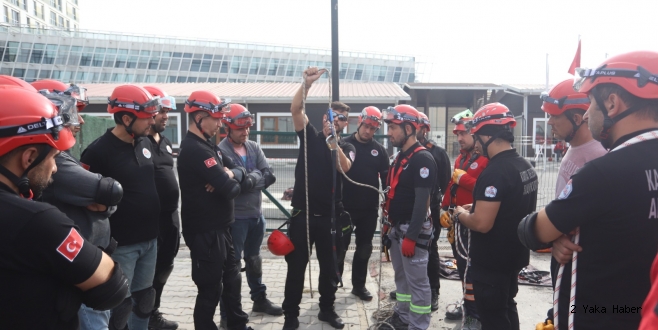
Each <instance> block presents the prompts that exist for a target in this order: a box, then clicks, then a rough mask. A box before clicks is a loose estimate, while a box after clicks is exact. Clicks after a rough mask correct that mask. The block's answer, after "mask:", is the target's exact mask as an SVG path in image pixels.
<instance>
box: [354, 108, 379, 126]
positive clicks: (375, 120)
mask: <svg viewBox="0 0 658 330" xmlns="http://www.w3.org/2000/svg"><path fill="white" fill-rule="evenodd" d="M364 122H365V123H366V124H368V125H370V126H372V127H377V128H379V127H381V126H382V112H381V111H379V109H378V108H377V107H374V106H369V107H365V108H363V110H361V113H360V114H359V126H361V124H362V123H364Z"/></svg>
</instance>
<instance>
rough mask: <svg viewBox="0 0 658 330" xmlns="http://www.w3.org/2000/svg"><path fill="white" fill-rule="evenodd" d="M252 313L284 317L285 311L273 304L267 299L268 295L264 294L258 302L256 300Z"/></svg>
mask: <svg viewBox="0 0 658 330" xmlns="http://www.w3.org/2000/svg"><path fill="white" fill-rule="evenodd" d="M251 311H252V312H258V313H265V314H268V315H274V316H279V315H283V309H282V308H281V307H279V306H277V305H274V304H272V302H271V301H270V300H269V299H267V295H266V294H265V293H262V294H261V295H260V296H258V298H256V300H254V305H253V306H252V307H251Z"/></svg>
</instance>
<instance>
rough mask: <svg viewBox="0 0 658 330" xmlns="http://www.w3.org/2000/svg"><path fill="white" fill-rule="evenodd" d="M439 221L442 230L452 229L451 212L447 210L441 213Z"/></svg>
mask: <svg viewBox="0 0 658 330" xmlns="http://www.w3.org/2000/svg"><path fill="white" fill-rule="evenodd" d="M440 221H441V226H442V227H443V228H450V227H452V211H450V210H448V211H444V212H443V213H441V219H440Z"/></svg>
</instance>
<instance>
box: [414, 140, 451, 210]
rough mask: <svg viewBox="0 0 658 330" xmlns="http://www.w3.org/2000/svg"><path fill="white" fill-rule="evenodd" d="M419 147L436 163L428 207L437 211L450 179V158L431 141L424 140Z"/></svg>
mask: <svg viewBox="0 0 658 330" xmlns="http://www.w3.org/2000/svg"><path fill="white" fill-rule="evenodd" d="M421 145H422V146H423V147H425V148H427V150H428V151H429V152H430V153H431V154H432V157H434V162H435V163H436V168H437V174H436V184H435V186H434V189H433V190H432V199H431V200H430V207H431V208H432V210H436V211H438V209H439V206H441V201H442V199H443V195H445V193H446V189H447V188H448V182H450V178H451V177H452V168H451V165H450V157H448V153H447V152H446V151H445V149H443V148H441V147H439V146H438V145H437V144H436V142H434V141H432V140H426V141H425V142H424V143H421Z"/></svg>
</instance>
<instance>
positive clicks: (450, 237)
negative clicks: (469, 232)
mask: <svg viewBox="0 0 658 330" xmlns="http://www.w3.org/2000/svg"><path fill="white" fill-rule="evenodd" d="M448 242H450V244H455V226H450V230H448Z"/></svg>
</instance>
